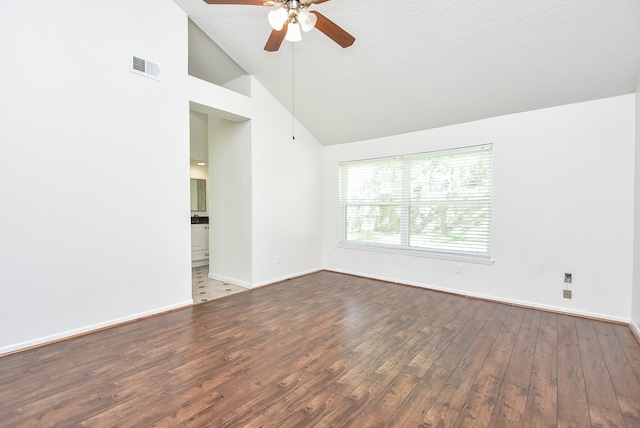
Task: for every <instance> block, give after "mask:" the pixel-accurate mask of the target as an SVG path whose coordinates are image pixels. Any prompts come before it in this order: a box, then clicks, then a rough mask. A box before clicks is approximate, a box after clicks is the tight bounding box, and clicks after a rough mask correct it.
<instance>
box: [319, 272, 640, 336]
mask: <svg viewBox="0 0 640 428" xmlns="http://www.w3.org/2000/svg"><path fill="white" fill-rule="evenodd" d="M325 270H327V271H331V272H337V273H344V274H347V275H355V276H361V277H363V278H371V279H377V280H380V281H386V282H392V283H395V284H402V285H410V286H412V287H420V288H426V289H428V290H436V291H443V292H445V293H451V294H457V295H459V296H465V297H474V298H478V299H483V300H490V301H493V302H498V303H506V304H510V305H516V306H524V307H527V308H533V309H541V310H545V311H551V312H557V313H563V314H568V315H578V316H582V317H587V318H595V319H601V320H607V321H615V322H619V323H624V324H629V323H630V322H631V319H630V318H624V317H617V316H613V315H608V314H601V313H597V312H588V311H581V310H578V309H571V308H564V307H560V306H552V305H543V304H540V303H535V302H528V301H525V300H517V299H507V298H503V297H499V296H492V295H489V294H482V293H471V292H467V291H464V290H457V289H453V288H447V287H438V286H436V285H432V284H423V283H418V282H412V281H399V280H397V279H395V278H387V277H383V276H378V275H370V274H365V273H362V272H353V271H348V270H342V269H332V268H325Z"/></svg>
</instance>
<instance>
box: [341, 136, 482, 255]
mask: <svg viewBox="0 0 640 428" xmlns="http://www.w3.org/2000/svg"><path fill="white" fill-rule="evenodd" d="M338 203H339V228H340V230H339V236H338V240H339V243H341V244H353V245H361V246H363V247H366V248H371V249H374V248H379V249H391V250H393V249H395V250H401V251H405V252H416V253H419V254H425V255H434V256H453V257H455V256H461V257H471V258H476V259H487V260H488V259H490V238H491V145H485V146H477V147H469V148H464V149H457V150H447V151H441V152H432V153H421V154H416V155H408V156H399V157H393V158H382V159H372V160H363V161H357V162H345V163H341V164H340V165H339V202H338Z"/></svg>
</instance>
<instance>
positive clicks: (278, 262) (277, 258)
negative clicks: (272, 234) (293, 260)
mask: <svg viewBox="0 0 640 428" xmlns="http://www.w3.org/2000/svg"><path fill="white" fill-rule="evenodd" d="M276 264H277V265H279V264H280V254H278V255H277V256H276Z"/></svg>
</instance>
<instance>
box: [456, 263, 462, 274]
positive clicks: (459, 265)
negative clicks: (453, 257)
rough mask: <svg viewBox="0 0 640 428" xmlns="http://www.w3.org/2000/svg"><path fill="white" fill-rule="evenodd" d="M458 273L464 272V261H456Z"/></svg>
mask: <svg viewBox="0 0 640 428" xmlns="http://www.w3.org/2000/svg"><path fill="white" fill-rule="evenodd" d="M456 273H462V263H456Z"/></svg>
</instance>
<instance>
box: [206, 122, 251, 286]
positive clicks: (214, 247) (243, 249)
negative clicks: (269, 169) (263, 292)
mask: <svg viewBox="0 0 640 428" xmlns="http://www.w3.org/2000/svg"><path fill="white" fill-rule="evenodd" d="M209 177H210V183H211V186H210V187H211V191H210V193H209V196H210V198H209V199H210V205H209V207H210V208H209V277H211V278H214V279H217V280H220V281H226V282H231V283H233V284H236V285H241V286H243V287H247V288H251V283H252V276H251V269H252V258H251V242H252V238H251V236H252V225H251V206H252V187H251V177H252V171H251V122H248V121H246V122H240V123H235V122H230V121H228V120H225V119H219V118H216V117H210V118H209Z"/></svg>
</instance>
